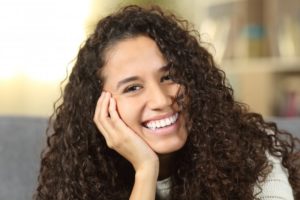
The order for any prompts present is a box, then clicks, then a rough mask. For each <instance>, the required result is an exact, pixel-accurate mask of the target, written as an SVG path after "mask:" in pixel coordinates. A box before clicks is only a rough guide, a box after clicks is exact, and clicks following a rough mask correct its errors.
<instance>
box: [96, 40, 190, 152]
mask: <svg viewBox="0 0 300 200" xmlns="http://www.w3.org/2000/svg"><path fill="white" fill-rule="evenodd" d="M102 76H103V77H104V88H103V89H104V90H105V91H108V92H110V93H112V96H113V97H114V98H115V99H116V102H117V109H118V113H119V115H120V117H121V119H122V120H123V121H124V122H125V124H126V125H127V126H128V127H130V128H131V129H132V130H133V131H134V132H135V133H136V134H138V135H139V136H140V137H141V138H142V139H143V140H144V141H145V142H146V143H147V144H148V145H149V146H150V147H151V148H152V149H153V150H154V151H155V152H156V153H159V154H167V153H171V152H175V151H177V150H179V149H180V148H181V147H182V146H183V145H184V144H185V142H186V139H187V130H186V128H185V120H184V117H183V114H182V113H181V112H180V110H179V106H178V105H177V103H176V101H175V97H176V95H177V93H178V92H179V85H178V84H177V83H175V82H173V81H172V80H171V79H170V76H169V65H168V63H167V61H166V60H165V59H164V56H163V55H162V53H161V52H160V50H159V49H158V47H157V45H156V43H155V42H154V41H153V40H152V39H150V38H148V37H145V36H138V37H135V38H130V39H125V40H122V41H120V42H118V43H116V44H115V45H114V46H113V47H112V48H110V50H109V51H108V52H107V54H106V64H105V66H104V67H103V71H102Z"/></svg>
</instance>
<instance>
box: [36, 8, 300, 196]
mask: <svg viewBox="0 0 300 200" xmlns="http://www.w3.org/2000/svg"><path fill="white" fill-rule="evenodd" d="M195 33H196V32H195V31H193V30H190V29H189V26H188V23H187V22H186V21H181V20H178V19H177V18H176V17H175V16H174V15H167V14H165V13H164V12H162V11H161V10H160V9H159V8H157V7H154V8H150V9H145V8H141V7H137V6H129V7H126V8H123V9H121V10H120V11H118V12H116V13H113V14H111V15H110V16H107V17H106V18H104V19H102V20H100V21H99V23H98V25H97V27H96V29H95V32H94V33H93V34H92V35H91V36H90V37H89V38H88V39H87V41H86V42H85V44H84V46H83V47H82V48H81V49H80V51H79V54H78V57H77V61H76V64H75V66H74V68H73V71H72V73H71V75H70V77H69V82H68V84H67V86H66V88H65V91H64V95H63V103H62V104H61V105H60V106H59V107H58V108H57V109H56V114H55V115H54V116H55V118H54V120H53V124H52V127H53V132H52V133H50V134H49V136H48V140H47V144H48V147H47V149H46V151H45V152H44V153H43V157H42V162H41V169H40V175H39V185H38V188H37V192H36V195H35V199H63V200H66V199H72V200H74V199H91V200H95V199H138V200H141V199H143V200H148V199H193V200H195V199H206V200H207V199H235V200H237V199H243V200H247V199H249V200H250V199H286V200H288V199H293V198H296V199H300V174H299V173H300V163H299V160H300V158H299V150H298V149H296V148H297V146H296V145H298V140H296V139H294V138H293V137H292V136H291V135H290V134H289V133H285V132H282V131H279V130H278V129H277V127H276V125H275V124H274V123H268V122H265V121H264V120H263V118H262V117H261V115H259V114H256V113H250V112H248V111H247V109H246V108H245V106H244V105H243V104H240V103H238V102H236V101H235V100H234V98H233V91H232V89H231V87H230V86H229V85H228V84H227V83H226V79H225V75H224V73H223V72H222V71H221V70H220V69H218V68H217V67H216V65H215V63H214V61H213V58H212V56H211V55H210V54H209V53H208V51H207V50H206V49H205V48H203V47H202V46H201V42H200V40H199V39H198V36H197V35H194V34H195ZM49 132H50V131H49ZM296 142H297V144H296Z"/></svg>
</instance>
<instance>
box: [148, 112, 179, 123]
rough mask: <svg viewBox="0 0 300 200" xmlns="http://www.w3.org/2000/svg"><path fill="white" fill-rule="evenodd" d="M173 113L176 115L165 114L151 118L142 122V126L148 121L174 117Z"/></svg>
mask: <svg viewBox="0 0 300 200" xmlns="http://www.w3.org/2000/svg"><path fill="white" fill-rule="evenodd" d="M175 113H177V112H172V113H166V114H163V115H157V116H154V117H151V118H149V119H147V120H145V121H144V122H143V124H146V123H148V122H150V121H155V120H161V119H165V118H168V117H171V116H173V115H175Z"/></svg>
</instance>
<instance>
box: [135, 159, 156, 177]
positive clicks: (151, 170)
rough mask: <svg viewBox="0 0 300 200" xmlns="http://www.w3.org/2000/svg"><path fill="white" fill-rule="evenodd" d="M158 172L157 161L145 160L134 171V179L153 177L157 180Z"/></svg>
mask: <svg viewBox="0 0 300 200" xmlns="http://www.w3.org/2000/svg"><path fill="white" fill-rule="evenodd" d="M158 174H159V162H158V160H157V161H154V162H147V163H144V164H143V166H140V167H139V168H138V169H136V171H135V178H136V179H147V180H149V178H150V179H153V180H155V181H156V180H157V178H158Z"/></svg>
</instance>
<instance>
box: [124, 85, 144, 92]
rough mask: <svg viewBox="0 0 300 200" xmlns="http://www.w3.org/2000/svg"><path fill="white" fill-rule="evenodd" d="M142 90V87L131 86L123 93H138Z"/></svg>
mask: <svg viewBox="0 0 300 200" xmlns="http://www.w3.org/2000/svg"><path fill="white" fill-rule="evenodd" d="M140 89H142V86H140V85H130V86H128V87H126V88H125V89H124V90H123V93H129V92H136V91H138V90H140Z"/></svg>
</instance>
